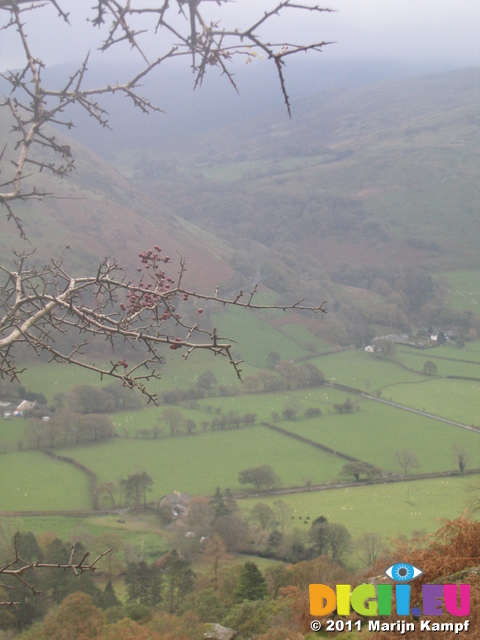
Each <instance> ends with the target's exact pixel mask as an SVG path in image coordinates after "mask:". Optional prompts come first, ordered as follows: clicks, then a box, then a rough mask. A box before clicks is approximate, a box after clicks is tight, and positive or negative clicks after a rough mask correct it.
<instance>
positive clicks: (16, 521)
mask: <svg viewBox="0 0 480 640" xmlns="http://www.w3.org/2000/svg"><path fill="white" fill-rule="evenodd" d="M119 520H123V521H124V522H119ZM1 524H2V531H3V534H4V536H5V538H7V540H8V539H10V538H12V537H13V535H14V533H15V532H16V531H32V532H33V533H34V534H35V535H36V536H37V537H38V536H41V535H42V534H45V533H49V534H52V533H53V534H54V535H55V536H56V537H58V538H60V540H63V541H65V542H71V543H72V544H73V543H75V542H77V541H80V542H82V543H83V544H84V546H87V547H88V549H89V551H90V552H91V555H92V556H93V555H94V554H98V553H101V552H102V551H105V549H106V548H108V547H110V546H112V547H113V552H112V553H113V556H118V555H120V556H123V547H124V545H129V547H130V548H133V549H136V550H137V553H139V554H143V556H144V557H145V558H147V560H151V559H155V558H157V557H160V556H161V555H163V553H165V551H166V550H167V548H168V542H167V540H166V539H165V537H164V535H163V534H162V531H161V530H160V529H159V527H158V521H157V522H155V521H154V520H153V519H152V518H149V517H148V516H146V517H144V518H143V517H142V519H140V518H138V517H137V516H132V515H129V514H123V513H122V514H121V515H98V516H70V515H65V516H44V515H42V516H15V517H8V518H2V522H1ZM105 562H107V560H105V561H104V562H103V564H102V567H103V566H105Z"/></svg>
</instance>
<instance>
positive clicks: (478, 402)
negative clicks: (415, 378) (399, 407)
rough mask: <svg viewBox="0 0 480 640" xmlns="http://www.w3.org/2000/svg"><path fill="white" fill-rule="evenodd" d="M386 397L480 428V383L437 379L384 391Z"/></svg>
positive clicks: (400, 385)
mask: <svg viewBox="0 0 480 640" xmlns="http://www.w3.org/2000/svg"><path fill="white" fill-rule="evenodd" d="M387 395H388V396H389V397H391V398H392V400H393V401H394V402H398V403H400V404H405V405H407V406H409V407H414V408H415V409H421V410H425V411H427V412H429V413H433V414H435V415H438V416H442V417H444V418H448V419H450V420H455V421H458V422H463V423H465V424H467V425H470V424H474V425H477V426H480V418H479V413H478V407H479V406H480V382H474V381H471V380H447V379H438V378H434V379H430V380H427V381H426V382H425V383H424V384H422V385H406V384H399V385H395V386H392V387H390V388H389V389H388V390H385V391H384V394H383V397H387Z"/></svg>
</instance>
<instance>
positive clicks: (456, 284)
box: [442, 271, 480, 313]
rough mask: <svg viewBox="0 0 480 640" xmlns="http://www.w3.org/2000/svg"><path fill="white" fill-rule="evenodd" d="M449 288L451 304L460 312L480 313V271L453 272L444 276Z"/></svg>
mask: <svg viewBox="0 0 480 640" xmlns="http://www.w3.org/2000/svg"><path fill="white" fill-rule="evenodd" d="M442 275H443V276H444V277H445V278H446V280H447V282H448V286H449V290H450V291H449V294H450V295H449V302H450V306H451V307H452V308H453V309H457V310H458V311H475V313H479V311H480V306H479V305H480V271H451V272H450V273H444V274H442Z"/></svg>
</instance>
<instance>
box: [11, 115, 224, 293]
mask: <svg viewBox="0 0 480 640" xmlns="http://www.w3.org/2000/svg"><path fill="white" fill-rule="evenodd" d="M4 111H5V110H2V112H1V113H0V115H1V117H2V118H4V117H5V115H6V114H5V113H4ZM8 126H9V123H8V122H7V121H6V120H3V121H2V120H0V134H1V137H2V138H4V139H6V132H7V130H8ZM58 139H59V141H60V142H62V143H63V144H68V145H70V147H71V149H72V153H73V156H74V158H75V170H74V171H72V172H71V173H70V174H69V176H68V178H64V179H63V180H59V179H58V178H56V177H54V176H53V175H48V174H47V173H46V172H43V173H41V174H35V173H33V174H32V175H31V177H30V178H28V181H29V184H30V185H31V186H33V185H35V186H36V187H37V189H39V190H44V191H45V192H47V193H49V194H52V195H51V197H46V198H44V199H43V200H36V201H30V202H23V203H22V202H17V203H16V204H15V212H16V214H17V215H19V217H20V218H21V219H22V223H23V225H24V227H25V231H26V233H27V235H28V240H29V241H28V242H22V241H21V240H20V239H19V234H18V231H17V229H16V228H15V226H14V225H13V224H12V223H8V222H6V220H5V218H3V219H2V220H1V223H0V224H1V235H0V251H1V253H2V256H4V259H5V260H6V261H8V256H10V255H12V254H11V249H12V248H13V247H15V249H16V250H17V251H22V250H26V251H30V250H31V249H32V247H34V248H35V253H36V257H37V258H38V259H39V260H40V261H45V260H49V259H51V258H54V259H57V258H59V257H60V255H61V254H63V255H64V264H65V265H66V267H67V268H70V267H74V268H75V269H76V270H77V272H78V271H83V272H85V271H87V270H89V271H91V270H92V268H94V267H92V264H93V265H96V264H97V263H99V262H100V261H101V260H102V258H104V257H107V256H115V258H116V259H117V260H118V262H119V264H121V265H122V266H124V267H125V268H126V269H127V270H129V271H130V272H134V270H136V267H137V266H138V265H137V263H138V253H139V252H140V251H145V250H146V249H148V248H150V247H152V246H153V245H154V244H155V243H158V244H160V245H161V246H162V249H163V251H164V254H170V255H171V256H172V257H174V256H177V254H179V255H181V256H182V257H184V258H186V259H187V269H188V282H189V284H191V286H203V287H208V288H213V287H215V286H216V285H217V284H218V280H219V278H218V274H219V272H220V273H222V279H228V277H229V275H230V273H231V270H229V268H228V267H227V265H226V264H225V257H226V256H227V255H228V253H229V249H228V248H227V245H226V244H225V243H224V242H222V241H220V240H218V239H217V238H216V237H214V236H212V235H211V234H209V233H207V232H205V231H202V230H201V229H199V228H198V227H196V226H195V225H193V224H191V223H190V222H188V221H185V220H182V219H180V218H178V217H177V216H175V215H174V214H173V213H172V212H171V211H169V210H168V208H166V207H165V206H162V204H160V203H159V201H158V200H157V199H155V198H151V197H149V196H148V195H147V194H145V193H144V192H143V191H142V190H141V188H138V187H137V186H136V185H135V184H132V183H131V182H129V181H128V180H126V179H125V178H124V177H123V176H122V175H121V174H120V173H119V172H118V171H116V170H115V169H114V168H112V166H110V165H109V164H108V162H106V161H105V160H103V159H102V158H100V157H99V156H97V155H96V154H95V153H93V152H91V151H90V150H89V149H87V148H86V147H84V146H83V145H81V144H80V143H77V142H74V141H73V140H72V139H70V138H68V137H66V136H64V135H60V136H59V137H58ZM9 142H12V144H13V141H10V140H9ZM67 246H68V250H67V251H64V250H65V247H67Z"/></svg>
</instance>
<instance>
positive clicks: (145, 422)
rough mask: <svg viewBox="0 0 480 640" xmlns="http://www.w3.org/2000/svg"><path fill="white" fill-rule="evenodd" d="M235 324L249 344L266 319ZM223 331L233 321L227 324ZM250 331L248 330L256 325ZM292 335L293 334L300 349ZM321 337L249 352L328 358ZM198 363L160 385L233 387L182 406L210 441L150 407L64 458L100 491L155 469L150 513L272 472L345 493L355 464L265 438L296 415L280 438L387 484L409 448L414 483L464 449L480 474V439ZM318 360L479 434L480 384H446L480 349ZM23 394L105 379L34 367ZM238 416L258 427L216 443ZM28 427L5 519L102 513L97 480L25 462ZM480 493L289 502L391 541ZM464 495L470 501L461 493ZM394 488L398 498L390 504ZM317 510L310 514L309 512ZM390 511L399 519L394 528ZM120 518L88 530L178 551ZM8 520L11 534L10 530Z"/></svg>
mask: <svg viewBox="0 0 480 640" xmlns="http://www.w3.org/2000/svg"><path fill="white" fill-rule="evenodd" d="M234 317H235V318H236V320H235V322H237V323H238V327H237V328H238V329H240V330H241V331H244V332H245V336H247V334H248V332H249V331H250V330H253V328H254V326H255V325H256V323H257V319H256V317H255V315H254V314H249V313H248V312H244V311H243V310H241V309H240V310H237V314H234ZM220 318H221V314H220V315H219V316H218V318H217V319H220ZM244 318H245V319H248V322H245V323H244V324H243V319H244ZM285 334H288V335H289V338H288V340H286V339H285ZM311 338H312V334H311V333H310V332H309V331H308V330H307V329H305V328H304V327H303V326H296V325H294V324H288V325H283V327H282V329H281V331H275V330H271V331H269V332H264V333H262V334H260V335H259V338H258V341H256V342H254V343H252V344H251V346H250V347H249V349H250V350H251V351H252V352H254V351H256V355H255V357H256V361H257V363H258V364H261V365H262V366H263V365H264V364H265V360H266V358H267V356H268V353H269V352H270V351H279V353H281V357H282V358H289V357H291V358H292V359H293V358H295V357H298V356H303V355H305V354H306V353H308V350H306V349H305V344H306V343H307V342H311V344H316V346H317V348H318V349H319V350H323V347H324V346H325V345H322V344H321V343H320V342H317V343H315V342H314V341H313V340H311ZM194 356H195V357H193V358H192V359H191V360H190V361H189V362H188V363H185V362H183V361H182V360H181V359H179V360H178V361H172V362H170V363H169V375H168V376H166V377H165V380H164V381H163V380H162V381H160V382H159V383H156V388H157V390H158V391H159V392H160V393H161V391H162V390H171V389H175V388H188V387H191V386H194V385H195V384H196V380H197V378H198V376H199V375H200V374H201V373H203V372H204V371H206V370H207V369H211V370H212V371H214V372H215V375H216V377H217V380H218V384H223V385H225V387H226V389H227V391H226V393H227V395H221V396H220V395H219V396H213V397H206V398H204V399H202V400H200V401H198V402H196V403H195V404H194V405H191V406H180V407H178V409H179V410H180V411H181V412H182V414H183V416H184V418H186V419H187V418H188V419H191V420H193V421H195V423H196V425H197V429H196V431H195V433H194V434H193V435H191V436H187V435H180V436H178V437H175V438H172V437H171V436H170V435H169V428H168V425H167V423H166V422H165V420H164V418H163V411H164V410H165V405H163V406H159V407H156V406H154V405H152V404H150V405H145V406H144V407H143V408H141V409H139V410H137V411H131V412H119V413H115V414H114V415H112V419H113V422H114V425H115V429H116V431H117V433H118V434H119V435H120V436H121V437H119V438H115V439H112V440H109V441H104V442H101V443H98V444H90V445H83V446H80V447H70V448H69V449H67V450H62V449H60V450H59V453H61V454H65V455H68V456H71V457H72V458H74V459H76V460H78V461H79V462H81V463H83V464H84V465H85V466H87V467H88V468H90V469H92V470H93V471H94V472H95V473H96V474H97V476H98V482H99V483H102V482H104V481H110V482H117V481H118V479H119V478H126V477H127V475H128V474H132V473H136V472H141V471H143V470H145V471H146V472H147V473H148V474H149V475H150V476H151V477H152V478H153V480H154V484H153V492H152V493H151V494H149V495H148V498H149V499H151V500H158V499H159V498H160V497H161V496H163V495H165V494H166V493H170V492H172V491H186V492H189V493H191V494H192V495H212V494H213V493H214V491H215V489H216V487H217V486H220V487H221V488H222V489H225V488H226V487H229V488H230V489H232V490H233V491H239V490H245V489H248V487H244V486H242V485H240V484H239V482H238V474H239V472H240V471H241V470H243V469H246V468H249V467H254V466H259V465H261V464H269V465H271V466H272V468H273V469H274V471H275V472H276V473H277V474H278V475H279V476H280V477H281V479H282V481H283V485H284V486H285V487H290V486H305V484H306V482H307V479H308V480H309V481H310V482H312V483H313V484H316V483H332V482H338V481H339V480H340V479H341V476H340V471H341V468H342V466H343V465H344V464H345V462H346V461H345V460H344V459H342V458H340V457H337V456H333V455H331V454H328V453H326V452H322V451H320V450H318V449H317V448H315V447H313V446H311V445H308V444H307V443H303V442H300V441H298V440H296V439H294V438H291V437H289V436H287V435H284V434H279V433H276V432H274V431H272V430H269V429H268V428H266V427H263V426H260V422H261V421H266V422H270V423H271V422H272V421H273V416H272V412H273V413H276V414H278V415H280V416H281V415H282V412H283V410H284V409H286V408H293V409H295V411H296V414H297V415H296V419H295V420H293V421H290V422H287V421H285V420H284V419H280V421H279V422H278V423H277V424H278V426H279V427H281V428H282V429H285V430H287V431H290V432H291V433H292V434H296V435H300V436H303V437H305V438H308V439H310V440H312V441H314V442H318V443H321V444H323V445H326V446H328V447H331V448H333V449H335V450H337V451H340V452H343V453H346V454H349V455H351V456H354V457H356V458H359V459H361V460H364V461H366V462H369V463H371V464H374V465H377V466H379V467H381V468H382V469H383V470H384V471H385V472H390V473H396V474H399V475H400V474H401V473H402V470H401V469H400V468H399V467H398V466H396V462H395V458H394V454H395V451H397V450H401V449H410V450H412V451H414V452H415V454H416V455H417V457H418V460H419V465H420V466H419V467H418V468H415V469H412V470H411V472H413V471H414V472H415V473H417V472H419V473H427V472H433V471H444V470H452V469H455V468H456V465H457V460H456V459H455V456H454V449H455V447H458V446H460V447H463V448H464V449H465V450H467V451H468V452H469V458H468V463H467V468H468V469H471V468H474V467H480V446H479V444H480V434H477V433H475V432H471V431H467V430H463V429H461V428H458V427H454V426H451V425H448V424H445V423H442V422H439V421H437V420H434V419H432V418H428V417H425V416H421V415H417V414H414V413H411V412H407V411H405V410H402V409H399V408H396V407H392V406H388V405H386V404H383V403H379V402H375V401H374V400H370V399H366V398H362V397H361V396H360V395H357V394H355V393H351V392H346V391H343V390H339V389H335V388H333V387H331V386H329V385H325V386H322V387H317V388H311V389H299V390H294V391H290V392H281V393H280V392H279V393H270V394H263V393H257V394H246V393H245V387H244V386H242V384H241V383H240V382H236V379H235V376H234V375H232V371H231V367H230V366H229V365H228V363H227V362H226V361H225V362H224V361H223V360H222V361H221V362H220V364H221V366H220V368H218V367H217V366H216V361H215V362H213V361H212V358H211V357H209V354H199V355H198V356H197V354H194ZM254 359H255V358H254ZM427 359H431V360H432V361H434V362H435V363H436V364H437V366H438V369H439V375H438V376H435V377H428V376H425V375H423V374H422V373H421V370H422V369H423V364H424V362H425V360H427ZM309 361H310V362H312V363H314V364H316V365H317V366H318V367H319V368H320V369H322V370H323V371H324V372H325V374H326V377H327V380H328V381H330V382H332V383H340V384H345V385H349V386H352V387H355V388H357V389H360V390H362V391H363V392H366V393H368V394H369V395H372V396H375V395H376V394H377V393H378V392H379V391H380V398H381V399H382V400H386V401H389V400H392V401H394V402H397V403H399V404H402V405H405V406H408V407H413V408H418V409H420V410H423V409H424V410H425V411H426V412H429V413H432V414H435V415H438V416H443V417H446V418H449V419H452V420H454V421H459V422H462V423H465V424H467V425H468V424H472V423H475V424H478V422H479V418H478V406H479V403H478V399H479V397H480V396H479V394H480V382H479V383H477V382H475V381H470V380H454V379H448V378H446V377H444V376H447V375H471V372H472V371H475V370H476V368H478V366H479V363H480V343H467V344H466V346H465V348H464V349H461V350H460V349H456V348H455V347H454V346H453V345H444V346H443V347H441V348H438V349H430V350H428V351H421V352H420V351H416V350H412V349H408V348H406V347H398V348H397V351H396V354H395V358H394V359H393V360H390V359H386V360H385V359H382V358H377V357H375V356H372V355H371V354H368V353H365V351H363V349H349V350H345V351H341V352H338V353H335V354H332V355H327V356H317V357H314V358H312V359H310V360H309ZM465 361H466V362H465ZM297 366H302V361H297ZM244 369H245V376H248V375H249V374H256V373H258V369H257V368H255V367H254V366H252V365H251V364H248V365H245V367H244ZM410 369H412V370H413V371H411V370H410ZM472 377H473V375H472ZM22 382H23V384H24V385H25V386H26V388H28V389H30V390H32V391H37V392H41V393H44V394H45V395H46V396H47V398H48V400H49V402H51V401H52V400H53V398H54V396H55V395H56V394H57V393H59V392H63V393H65V392H67V391H69V389H70V388H71V387H72V386H74V385H75V384H91V385H97V384H99V380H98V378H97V377H96V376H93V375H92V374H89V373H88V372H85V371H82V370H78V369H74V368H72V367H68V368H67V367H56V366H50V365H49V366H45V365H42V364H41V363H35V364H34V365H33V366H31V367H29V369H28V371H27V372H26V374H25V376H24V379H23V380H22ZM106 383H107V382H103V383H102V384H106ZM230 390H231V391H230ZM223 393H225V391H224V392H223ZM228 394H231V395H228ZM232 394H233V395H232ZM346 397H350V398H351V400H352V402H353V403H354V406H355V410H354V411H353V412H352V413H350V414H339V413H338V412H337V411H336V410H335V407H334V405H335V404H338V403H342V402H344V401H345V399H346ZM308 408H320V409H321V411H322V416H321V417H318V418H314V419H313V418H310V419H308V418H305V417H304V416H303V413H304V411H305V410H306V409H308ZM231 412H233V413H234V414H238V415H244V414H246V413H254V414H255V415H256V416H257V418H256V419H257V423H256V424H257V426H254V427H244V428H241V429H235V430H232V429H226V430H223V431H222V430H220V431H211V429H210V426H209V425H210V422H211V421H212V420H213V419H214V418H215V417H217V416H218V415H224V416H228V415H229V414H230V413H231ZM205 425H207V427H206V428H207V431H206V432H204V429H205ZM154 426H160V427H163V432H162V433H161V435H160V437H159V438H158V439H157V440H152V439H139V438H138V437H137V435H138V432H139V430H140V429H151V428H152V427H154ZM27 428H28V421H25V420H20V419H19V420H18V421H14V420H2V421H0V443H2V444H3V450H4V451H7V453H4V454H3V456H2V467H1V472H0V481H1V482H2V489H3V490H2V497H1V501H0V502H1V504H0V510H3V511H48V510H56V511H57V512H62V511H70V510H75V509H77V510H84V509H91V508H92V500H91V495H90V489H89V482H88V478H87V476H86V474H84V473H83V472H81V471H79V470H77V469H75V468H74V467H73V466H71V465H68V464H65V463H61V462H58V461H57V462H56V461H53V460H51V459H50V458H48V457H47V456H45V455H44V454H42V453H39V452H33V451H28V450H25V445H24V450H23V451H20V450H18V441H19V439H21V437H22V434H23V432H24V431H25V429H27ZM126 436H128V437H126ZM468 482H469V481H468V479H465V480H463V479H446V480H428V481H423V482H420V483H418V482H413V483H412V482H408V483H402V484H389V485H375V486H373V487H360V488H358V489H355V490H353V489H349V490H348V491H346V492H345V490H340V491H336V492H333V491H326V492H323V493H314V492H311V493H303V494H292V495H288V496H284V498H285V500H288V502H289V503H290V504H291V505H292V507H293V508H294V509H297V510H301V509H303V510H304V511H305V509H306V510H307V511H308V515H309V516H310V517H311V518H313V517H316V516H317V515H319V514H320V513H324V514H325V515H327V514H328V515H327V517H329V520H331V521H339V522H343V523H344V524H346V525H347V526H348V528H352V530H353V531H356V532H357V533H358V532H361V531H363V530H365V529H367V530H372V529H374V528H377V530H378V531H382V532H385V535H387V536H392V535H396V534H397V533H405V534H408V533H411V532H412V531H414V530H417V529H427V530H429V531H431V530H434V529H435V527H436V520H435V518H436V517H439V514H440V516H441V517H443V516H449V517H454V516H455V515H458V514H459V513H460V512H461V511H462V510H463V508H464V506H465V504H466V498H464V495H463V489H461V487H463V486H464V484H468ZM429 483H430V484H429ZM427 487H431V488H427ZM453 487H456V488H457V489H458V490H457V489H456V490H455V491H456V493H455V491H454V490H453ZM387 489H388V491H389V493H385V492H386V491H387ZM427 491H428V492H430V493H427ZM442 492H443V493H442ZM350 495H355V496H356V498H355V499H354V500H353V502H352V503H348V504H343V501H342V500H340V499H339V498H338V496H342V498H343V497H344V496H350ZM334 496H337V497H336V498H334ZM389 496H390V497H389ZM428 496H430V497H428ZM442 496H443V497H442ZM272 499H273V498H272ZM282 499H283V497H282ZM429 500H430V501H429ZM410 503H412V504H410ZM245 504H248V503H245ZM305 504H308V505H309V506H308V507H305ZM101 505H103V506H104V507H106V506H108V500H107V497H106V496H105V495H103V496H102V497H101ZM310 505H311V506H310ZM324 505H325V506H324ZM387 505H388V517H386V516H385V513H386V511H385V510H386V508H387ZM342 507H345V509H342ZM347 511H348V513H347ZM365 514H368V515H367V516H366V515H365ZM299 515H301V517H302V518H303V519H306V515H307V514H300V511H299ZM304 516H305V518H304ZM342 518H343V519H342ZM118 519H119V518H118V517H116V516H104V518H103V520H102V519H98V518H94V517H93V516H92V519H85V520H83V521H82V522H83V524H82V525H81V527H80V530H82V527H83V529H84V530H85V531H86V532H89V533H90V534H91V535H95V536H98V535H100V532H102V531H104V532H111V531H115V532H117V533H118V534H119V535H120V536H121V538H122V540H125V541H126V540H127V539H128V538H129V536H130V535H132V536H133V538H132V539H134V540H136V541H137V542H138V540H140V539H141V536H144V538H143V539H144V541H148V544H147V542H145V544H147V546H148V548H151V549H152V550H153V551H152V553H153V554H154V555H155V554H156V553H160V551H161V550H162V549H164V548H165V545H167V546H168V541H165V540H163V539H162V537H161V536H160V538H159V541H158V542H157V543H156V542H155V535H156V534H155V533H154V532H152V527H151V526H150V525H149V526H147V527H146V529H145V530H143V529H142V527H144V526H145V525H141V526H140V522H141V521H138V522H135V521H133V520H131V521H129V518H128V517H127V518H126V523H119V522H117V520H118ZM121 519H125V518H123V517H122V518H121ZM297 520H298V517H297ZM7 521H9V522H11V520H10V519H8V520H7ZM41 521H42V518H40V520H35V522H37V525H38V526H40V524H39V523H40V522H41ZM67 521H68V522H69V523H70V524H66V525H65V530H64V531H61V533H62V535H61V537H69V536H70V535H72V534H70V533H69V532H70V531H76V530H77V529H78V526H77V525H78V522H79V520H75V521H74V522H76V523H77V525H75V526H74V524H72V522H73V521H70V520H67ZM67 521H66V522H67ZM58 522H59V521H57V525H58ZM307 522H308V521H307ZM302 523H303V520H302V521H301V522H300V520H299V522H298V523H297V524H302ZM348 523H350V524H348ZM32 526H33V521H32ZM51 526H53V523H49V522H48V521H45V523H44V524H42V525H41V528H42V527H45V529H42V530H49V528H50V527H51ZM302 526H303V525H302ZM305 526H307V525H305ZM76 527H77V528H76ZM60 530H61V527H60ZM142 531H143V533H142ZM137 542H136V543H135V544H137Z"/></svg>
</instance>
